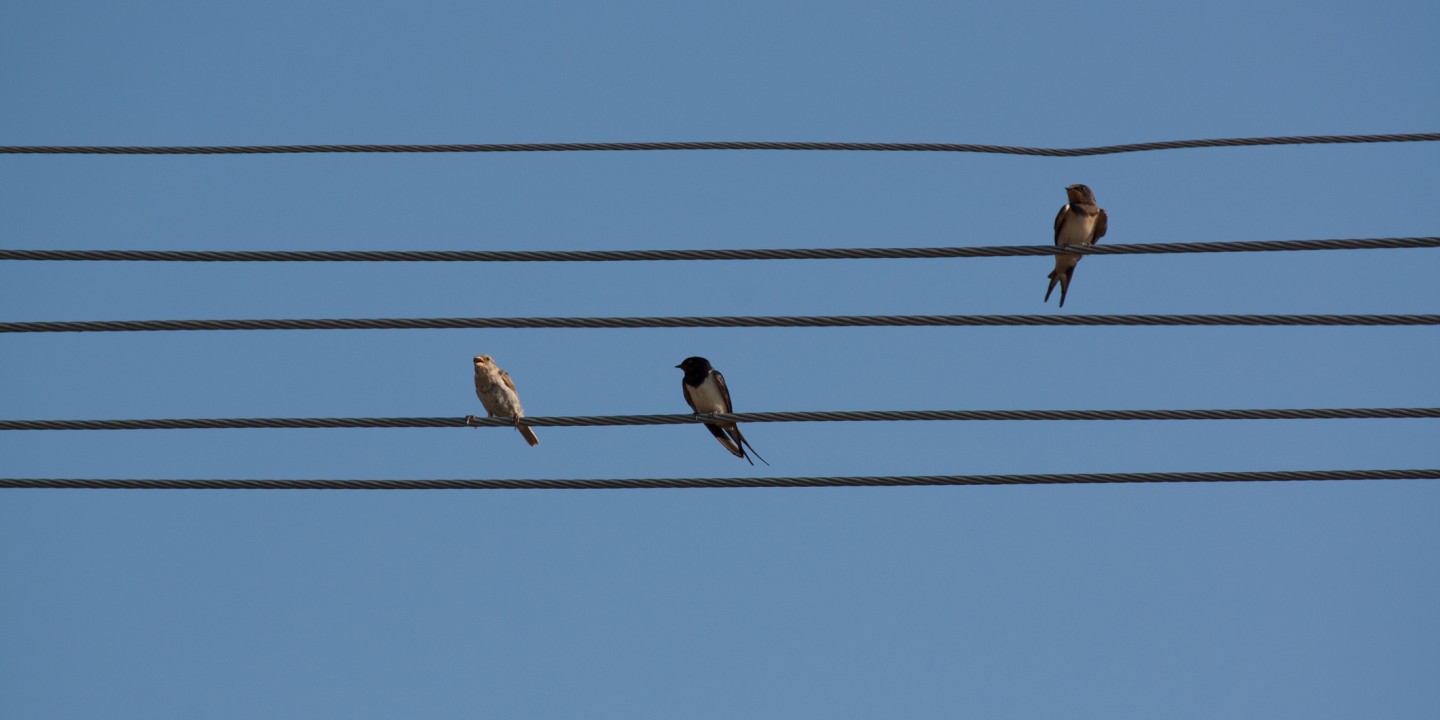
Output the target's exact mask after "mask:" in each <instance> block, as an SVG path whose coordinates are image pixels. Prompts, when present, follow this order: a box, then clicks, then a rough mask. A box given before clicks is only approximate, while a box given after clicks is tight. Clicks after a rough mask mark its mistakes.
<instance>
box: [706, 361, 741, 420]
mask: <svg viewBox="0 0 1440 720" xmlns="http://www.w3.org/2000/svg"><path fill="white" fill-rule="evenodd" d="M710 374H711V375H713V376H714V377H715V386H716V387H718V388H720V397H722V398H724V399H725V412H727V413H732V412H735V406H734V405H731V404H730V388H728V387H726V386H725V376H724V375H721V374H720V371H719V370H711V371H710Z"/></svg>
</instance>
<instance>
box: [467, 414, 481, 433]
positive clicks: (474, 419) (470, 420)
mask: <svg viewBox="0 0 1440 720" xmlns="http://www.w3.org/2000/svg"><path fill="white" fill-rule="evenodd" d="M479 420H480V418H477V417H475V416H474V415H466V416H465V427H473V428H476V429H477V430H478V429H479V428H480V426H479V425H476V424H475V423H476V422H478V421H479Z"/></svg>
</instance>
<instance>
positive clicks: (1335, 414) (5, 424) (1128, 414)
mask: <svg viewBox="0 0 1440 720" xmlns="http://www.w3.org/2000/svg"><path fill="white" fill-rule="evenodd" d="M1424 418H1440V408H1424V407H1417V408H1281V409H1240V410H848V411H816V412H748V413H728V414H715V415H693V414H661V415H575V416H551V417H547V416H531V417H526V418H525V424H526V425H532V426H535V427H597V426H617V425H689V424H693V423H702V422H716V421H719V422H744V423H767V422H907V421H1010V420H1055V421H1081V420H1084V421H1108V420H1380V419H1412V420H1413V419H1424ZM513 425H514V421H513V420H512V419H510V418H503V417H494V418H488V417H487V418H474V419H471V420H467V419H466V418H463V417H371V418H180V419H154V420H0V431H3V430H225V429H230V430H233V429H282V428H307V429H316V428H459V427H467V426H468V427H498V428H509V427H512V426H513Z"/></svg>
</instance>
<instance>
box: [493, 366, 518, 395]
mask: <svg viewBox="0 0 1440 720" xmlns="http://www.w3.org/2000/svg"><path fill="white" fill-rule="evenodd" d="M495 369H496V370H500V368H495ZM500 379H501V380H504V381H505V387H508V388H510V392H512V393H515V394H516V395H517V396H518V395H519V394H520V393H519V391H517V390H516V389H515V381H514V380H511V379H510V373H508V372H505V371H504V370H500Z"/></svg>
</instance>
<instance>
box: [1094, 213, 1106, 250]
mask: <svg viewBox="0 0 1440 720" xmlns="http://www.w3.org/2000/svg"><path fill="white" fill-rule="evenodd" d="M1109 224H1110V221H1109V219H1108V218H1107V217H1106V216H1105V211H1104V210H1101V211H1100V216H1099V217H1097V218H1095V235H1094V237H1092V238H1091V239H1090V244H1091V245H1094V244H1095V243H1098V242H1100V238H1102V237H1105V230H1106V229H1107V227H1108V226H1109Z"/></svg>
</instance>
